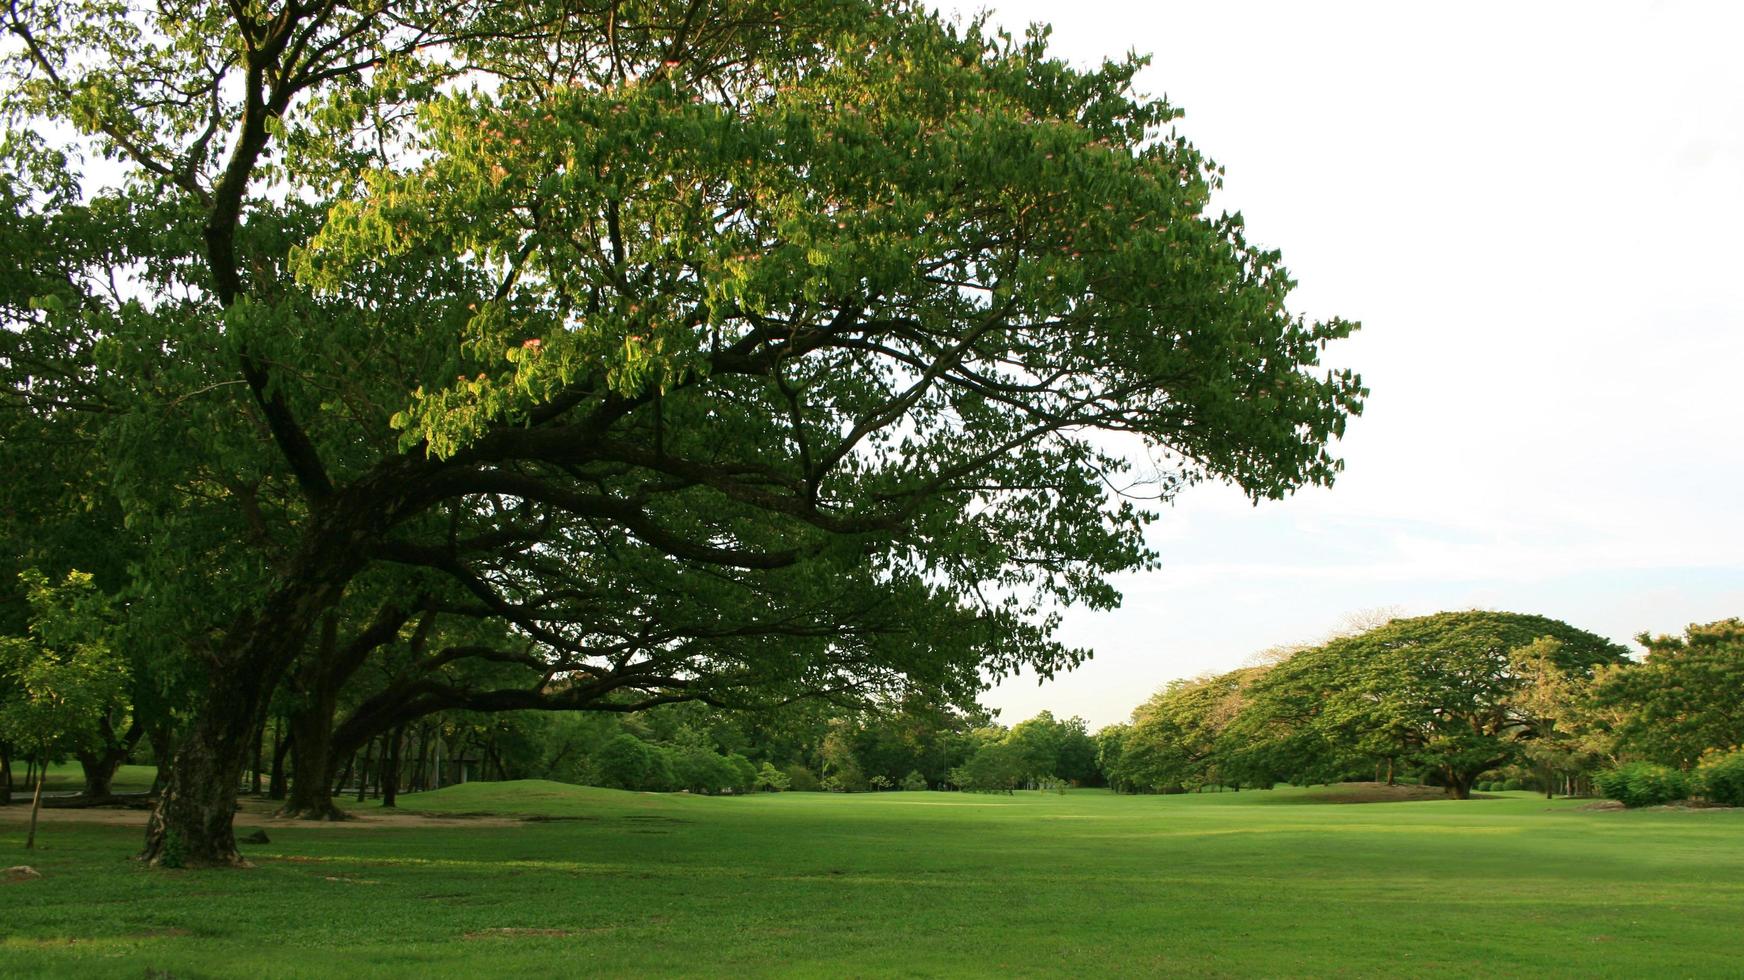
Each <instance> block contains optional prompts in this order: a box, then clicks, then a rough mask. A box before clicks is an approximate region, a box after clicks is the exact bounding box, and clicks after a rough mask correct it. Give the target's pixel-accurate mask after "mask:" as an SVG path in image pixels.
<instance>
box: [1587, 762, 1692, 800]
mask: <svg viewBox="0 0 1744 980" xmlns="http://www.w3.org/2000/svg"><path fill="white" fill-rule="evenodd" d="M1593 785H1594V786H1595V787H1597V788H1598V791H1599V793H1600V794H1601V795H1603V796H1605V797H1608V798H1609V799H1613V800H1616V801H1617V802H1619V803H1621V804H1623V805H1624V806H1628V807H1636V806H1657V805H1658V804H1661V803H1670V802H1672V801H1673V800H1681V799H1684V798H1686V797H1688V796H1689V795H1690V788H1691V787H1690V778H1689V774H1688V773H1685V772H1681V771H1679V770H1677V769H1670V768H1667V767H1665V766H1656V765H1654V764H1653V763H1651V762H1632V763H1630V764H1628V765H1626V766H1618V767H1617V768H1615V769H1607V770H1605V771H1604V772H1601V773H1599V774H1598V775H1596V776H1594V777H1593Z"/></svg>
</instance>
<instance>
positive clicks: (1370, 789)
mask: <svg viewBox="0 0 1744 980" xmlns="http://www.w3.org/2000/svg"><path fill="white" fill-rule="evenodd" d="M1452 798H1453V797H1451V796H1448V795H1447V793H1446V791H1444V790H1443V789H1442V788H1441V787H1439V786H1406V785H1393V786H1388V785H1387V784H1386V783H1339V784H1338V785H1336V786H1328V787H1326V788H1325V789H1322V790H1317V791H1315V792H1312V793H1305V794H1303V795H1301V796H1298V797H1294V798H1293V799H1292V800H1291V801H1290V802H1301V803H1416V802H1420V801H1426V800H1450V799H1452ZM1471 798H1472V799H1474V800H1493V799H1496V797H1494V796H1486V795H1485V794H1483V793H1473V794H1472V795H1471Z"/></svg>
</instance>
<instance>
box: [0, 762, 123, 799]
mask: <svg viewBox="0 0 1744 980" xmlns="http://www.w3.org/2000/svg"><path fill="white" fill-rule="evenodd" d="M24 774H25V768H24V763H23V762H21V761H18V760H13V768H12V777H13V780H14V782H13V784H12V795H13V797H14V798H17V797H18V796H21V795H22V796H24V797H25V798H26V800H27V801H28V799H29V797H30V794H31V792H33V791H34V790H35V789H36V784H35V783H26V782H25V779H24ZM156 778H157V768H156V767H154V766H118V767H117V768H116V769H115V779H114V780H113V781H112V782H111V783H110V784H109V788H110V789H112V790H114V791H115V792H117V793H148V792H150V791H151V784H152V782H153V781H154V780H155V779H156ZM42 788H43V792H45V793H77V792H79V791H80V790H82V789H84V788H85V771H84V770H83V769H80V768H79V764H78V763H77V762H57V763H54V764H53V765H51V766H49V767H48V778H47V779H44V780H43V783H42Z"/></svg>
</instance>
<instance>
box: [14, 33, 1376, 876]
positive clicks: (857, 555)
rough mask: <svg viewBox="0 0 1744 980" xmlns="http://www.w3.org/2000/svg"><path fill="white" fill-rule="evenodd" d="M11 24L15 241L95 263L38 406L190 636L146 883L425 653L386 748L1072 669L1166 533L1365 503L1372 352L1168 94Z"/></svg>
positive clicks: (25, 369) (584, 44)
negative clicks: (1268, 233) (293, 724)
mask: <svg viewBox="0 0 1744 980" xmlns="http://www.w3.org/2000/svg"><path fill="white" fill-rule="evenodd" d="M0 22H3V23H4V27H5V29H6V31H7V32H8V34H9V35H10V37H11V38H12V39H13V42H14V43H13V44H12V46H11V47H10V48H9V49H8V50H7V52H6V54H5V61H4V66H5V67H4V72H5V74H4V79H3V81H0V86H3V91H4V92H5V93H6V106H7V123H8V125H9V126H10V127H11V135H10V136H9V137H8V139H7V141H6V143H5V146H6V153H5V154H0V158H3V161H4V164H5V166H4V167H0V171H3V173H4V178H3V181H0V184H3V187H4V189H5V194H4V195H0V197H3V199H4V202H5V203H6V205H7V210H6V220H7V221H8V223H9V224H11V225H12V227H11V228H9V229H8V234H7V235H6V236H3V237H6V238H7V239H8V240H11V239H12V238H14V237H15V236H14V235H13V234H12V232H13V231H15V230H16V231H23V230H26V229H28V230H29V232H30V233H31V234H32V235H33V236H34V239H33V240H35V241H39V242H44V243H48V242H54V243H59V244H57V246H56V247H54V248H38V249H34V250H32V249H31V248H30V247H29V246H18V247H20V248H21V250H22V251H23V252H28V254H24V255H22V256H21V257H22V259H23V260H24V263H25V267H26V268H28V269H30V270H32V271H31V276H32V278H31V279H29V280H28V282H27V286H28V288H27V289H26V290H25V291H23V292H17V294H16V295H14V293H13V292H8V294H7V295H6V296H4V297H0V300H4V305H3V307H0V308H3V309H4V313H5V317H6V324H7V329H6V330H5V331H3V332H0V343H3V344H4V345H5V346H4V348H3V349H0V370H3V371H4V373H5V376H6V379H7V383H6V386H5V387H6V392H7V395H6V397H7V398H8V399H9V400H10V401H11V402H12V403H13V404H14V405H15V406H16V407H17V408H18V409H20V410H21V411H22V412H23V414H24V417H25V418H26V422H25V423H19V424H28V425H29V426H32V427H35V429H36V430H40V432H41V434H42V435H41V438H44V439H58V438H63V437H67V436H70V435H71V434H75V433H76V434H78V435H79V436H80V438H81V439H82V440H83V441H84V444H86V445H89V446H90V447H91V451H92V453H93V456H92V459H93V461H94V463H95V464H100V465H92V466H90V467H89V468H88V471H89V473H90V474H91V477H90V478H91V479H92V480H93V481H94V482H95V484H96V488H95V489H94V490H93V492H94V493H99V494H100V495H101V496H102V498H103V499H104V500H105V501H111V502H113V506H114V507H115V508H116V511H117V516H118V518H119V523H120V524H121V525H123V526H125V527H126V528H127V529H129V538H128V540H129V541H131V542H133V543H134V544H136V545H137V546H138V547H139V548H140V549H141V552H142V553H141V555H140V556H139V558H138V560H137V561H135V562H133V563H132V565H131V567H132V568H134V569H136V574H137V575H139V576H142V577H144V578H145V579H146V582H145V583H144V585H142V586H141V587H140V588H139V590H138V591H139V593H140V594H141V595H146V596H150V597H151V598H150V601H149V602H145V603H142V604H141V606H140V609H139V611H138V615H140V616H142V617H149V618H154V620H155V621H156V622H158V623H161V624H162V625H164V626H166V627H171V629H170V630H169V635H173V636H176V637H178V638H180V640H181V642H182V643H183V645H184V649H193V650H197V651H198V655H197V657H195V658H193V659H192V660H191V662H192V663H195V664H198V665H199V671H200V672H201V675H202V676H201V679H200V681H199V682H198V684H197V688H198V690H199V694H198V695H197V696H193V697H190V698H189V718H190V720H189V723H188V724H187V726H186V729H185V731H184V732H183V733H182V735H181V746H180V749H179V751H178V754H177V761H176V764H175V767H174V771H173V772H172V773H171V774H170V778H169V783H168V785H167V786H166V788H165V791H164V794H163V798H162V803H161V804H160V806H159V808H158V810H157V811H156V813H155V814H154V816H153V820H152V824H151V828H150V830H149V832H148V843H147V856H148V857H153V858H156V857H159V856H161V854H162V853H163V848H164V842H165V840H166V836H170V835H173V836H174V837H175V838H176V839H177V841H178V845H177V846H178V848H179V849H180V850H183V851H185V853H186V858H187V860H188V861H190V862H192V863H232V862H235V861H236V860H238V856H237V854H236V851H235V846H234V841H233V840H232V838H231V835H230V830H229V821H230V818H229V814H230V812H231V810H232V806H231V797H232V795H233V793H234V786H235V785H236V782H237V776H238V774H239V772H240V770H241V766H242V764H243V757H244V755H245V754H246V752H247V751H248V749H247V746H248V744H249V742H250V740H251V739H256V740H257V739H258V731H259V728H260V725H261V722H262V718H263V714H264V712H265V711H266V709H267V705H268V703H269V700H270V698H271V697H272V695H273V692H274V691H275V690H276V689H277V688H278V686H279V685H280V684H281V682H282V681H284V679H285V678H286V676H287V673H288V672H290V671H291V670H292V668H293V665H294V664H296V663H297V662H298V661H299V660H300V659H307V658H309V657H315V658H317V659H320V658H327V659H326V660H325V661H324V663H325V666H322V667H321V668H320V670H319V671H317V673H320V672H323V671H325V672H327V673H329V674H330V675H332V676H337V675H338V674H343V675H345V676H344V677H342V678H339V679H338V680H337V681H335V683H343V684H350V683H352V681H351V680H350V679H349V678H351V677H354V676H358V675H356V674H355V672H353V671H350V670H348V669H347V664H349V663H350V662H351V661H350V660H349V659H348V658H350V657H351V655H352V654H353V653H355V654H356V655H357V656H360V657H363V658H366V659H367V658H376V657H382V656H386V655H387V653H388V651H393V650H402V649H408V648H410V647H411V645H413V644H414V641H415V639H416V636H417V634H418V631H419V630H420V629H422V630H423V635H424V636H426V637H439V638H442V644H441V645H440V646H428V645H426V646H419V647H416V649H415V651H414V652H413V653H411V654H410V656H413V657H414V658H416V659H417V660H418V665H419V666H418V669H417V670H414V671H413V674H412V675H409V676H410V679H409V680H407V681H406V683H407V684H411V685H413V687H416V688H418V689H417V690H416V691H411V692H410V693H408V689H406V688H396V689H395V690H397V691H399V693H400V694H401V695H405V697H402V698H400V700H399V701H398V702H397V703H396V704H397V706H395V707H394V708H393V710H394V711H395V712H399V714H395V715H393V717H396V718H399V717H403V716H404V715H405V713H406V712H409V711H411V710H413V709H412V707H410V706H411V705H414V704H424V705H446V706H450V707H479V708H491V707H505V706H508V707H575V708H590V707H592V708H609V709H611V710H625V709H630V708H634V707H637V706H645V705H649V704H658V703H662V702H665V701H670V700H679V699H704V700H711V701H715V702H718V703H736V702H743V703H776V702H780V701H783V700H787V699H791V698H794V697H803V696H815V695H818V694H830V695H833V696H841V697H860V698H870V697H885V698H898V697H901V696H902V695H903V694H904V692H910V691H921V690H924V691H928V692H933V693H935V694H937V695H939V696H942V697H945V698H948V699H952V700H956V701H958V702H962V701H965V700H968V699H971V698H972V697H973V695H974V693H975V692H977V691H978V690H980V688H981V686H982V685H983V684H984V683H985V677H986V676H988V675H991V676H1000V675H1003V674H1005V673H1009V672H1011V671H1013V670H1015V669H1017V668H1019V667H1028V668H1031V669H1034V670H1037V671H1038V672H1040V673H1042V674H1043V675H1047V674H1050V673H1052V672H1054V671H1057V670H1060V669H1065V668H1069V667H1070V666H1072V665H1074V664H1076V663H1077V662H1079V661H1080V660H1081V659H1082V657H1083V656H1084V652H1083V651H1080V650H1073V649H1069V648H1067V647H1065V646H1063V645H1062V644H1060V643H1058V642H1057V641H1056V640H1055V639H1054V638H1053V636H1052V633H1053V626H1054V624H1055V622H1056V616H1057V613H1056V611H1055V610H1056V608H1057V607H1058V606H1059V605H1061V604H1072V603H1079V604H1088V605H1091V606H1097V607H1106V606H1109V605H1112V604H1113V603H1115V602H1117V601H1118V593H1117V592H1116V591H1115V589H1114V588H1113V587H1112V586H1111V585H1110V584H1109V583H1108V580H1107V577H1108V575H1109V574H1111V573H1113V572H1117V571H1121V570H1124V569H1130V568H1134V567H1141V566H1144V565H1145V564H1147V563H1148V562H1150V561H1152V560H1153V558H1154V556H1153V555H1152V553H1151V552H1150V551H1149V549H1148V548H1147V547H1146V546H1145V544H1144V540H1143V536H1142V531H1143V527H1144V525H1145V523H1146V522H1147V520H1148V519H1149V516H1150V514H1151V513H1152V512H1151V511H1150V510H1149V509H1148V508H1147V507H1146V506H1144V505H1143V503H1142V501H1141V500H1136V499H1135V497H1143V496H1146V495H1148V496H1150V497H1152V498H1166V497H1168V496H1169V495H1170V494H1172V493H1173V492H1174V490H1175V489H1177V488H1178V487H1180V486H1182V485H1184V484H1187V483H1191V482H1193V481H1197V480H1203V479H1218V480H1227V481H1230V482H1232V483H1234V484H1236V485H1237V486H1239V487H1241V488H1242V489H1243V490H1244V491H1245V492H1246V493H1248V494H1249V495H1250V496H1252V497H1254V498H1256V499H1258V498H1268V497H1278V496H1282V495H1283V494H1286V493H1288V492H1290V491H1291V490H1292V489H1294V488H1297V487H1299V486H1302V485H1304V484H1325V483H1330V482H1331V481H1332V479H1333V478H1334V476H1335V475H1336V473H1337V471H1338V469H1339V461H1338V459H1337V458H1336V457H1335V456H1334V455H1333V453H1332V448H1331V444H1332V442H1333V441H1334V440H1335V439H1336V438H1337V437H1338V436H1339V435H1340V434H1341V433H1342V431H1343V428H1344V425H1345V421H1346V419H1347V417H1348V416H1350V415H1352V414H1355V413H1356V412H1358V411H1359V410H1360V408H1361V405H1362V399H1363V397H1364V390H1363V388H1362V386H1361V382H1360V380H1359V379H1358V378H1357V377H1356V376H1355V375H1353V374H1351V373H1350V372H1348V371H1345V370H1329V369H1325V368H1322V367H1320V366H1319V358H1320V354H1321V351H1322V350H1323V348H1324V347H1325V346H1326V345H1327V344H1329V343H1331V342H1333V341H1335V340H1337V339H1339V338H1342V337H1344V336H1346V335H1348V334H1349V332H1350V331H1351V330H1352V329H1353V325H1352V324H1350V323H1348V322H1345V321H1341V320H1336V319H1334V320H1329V321H1326V322H1321V323H1314V322H1308V321H1305V320H1303V319H1302V318H1301V317H1299V316H1296V315H1294V314H1292V313H1290V312H1289V311H1288V309H1287V307H1286V299H1287V296H1288V294H1289V292H1290V290H1291V288H1292V286H1293V285H1294V284H1293V283H1292V281H1291V280H1290V278H1289V276H1288V274H1287V273H1286V271H1285V270H1284V268H1283V266H1282V264H1281V259H1280V257H1279V255H1278V254H1277V253H1276V252H1272V251H1268V250H1265V249H1263V248H1259V247H1256V246H1253V245H1251V244H1249V243H1248V242H1247V241H1246V239H1245V236H1244V234H1243V228H1242V222H1241V219H1240V217H1239V216H1236V215H1229V214H1220V213H1215V212H1213V211H1211V210H1210V208H1209V204H1210V197H1211V193H1212V191H1213V190H1214V189H1215V188H1216V187H1217V185H1218V180H1219V171H1218V169H1217V168H1216V166H1215V165H1214V164H1213V163H1212V162H1211V161H1210V160H1208V159H1207V158H1206V157H1205V156H1203V155H1202V154H1201V153H1200V152H1199V151H1198V150H1197V149H1195V148H1194V147H1192V146H1191V145H1190V144H1188V143H1187V142H1186V141H1185V140H1184V139H1182V138H1181V137H1180V136H1179V135H1178V134H1176V133H1175V132H1174V131H1173V130H1172V129H1171V128H1170V124H1171V122H1172V120H1174V119H1175V118H1176V117H1177V116H1178V115H1179V112H1178V110H1177V109H1176V108H1175V107H1174V106H1172V105H1170V104H1168V103H1167V102H1165V101H1162V100H1156V99H1149V98H1145V97H1142V96H1139V95H1137V94H1136V93H1135V92H1134V91H1133V89H1132V79H1133V76H1134V73H1135V72H1136V71H1137V69H1138V68H1139V66H1140V65H1141V64H1142V63H1143V62H1142V59H1136V58H1129V59H1126V60H1122V61H1112V62H1108V63H1105V64H1103V65H1101V66H1098V67H1095V68H1091V69H1087V70H1082V69H1076V68H1073V67H1070V66H1068V65H1067V64H1065V63H1064V62H1062V61H1060V60H1058V59H1055V58H1053V57H1051V56H1050V55H1049V52H1048V49H1047V41H1046V35H1045V32H1043V31H1037V32H1034V33H1032V34H1030V35H1029V36H1027V37H1024V38H1012V37H1009V36H1006V35H1003V34H1000V33H997V32H993V31H990V30H988V29H987V28H986V27H985V26H984V25H983V24H982V23H980V22H971V23H968V24H961V23H957V22H954V21H950V20H947V19H944V18H942V17H940V16H938V15H935V14H931V13H929V12H927V11H925V10H923V9H921V8H920V7H918V6H914V5H909V4H905V3H886V2H875V0H832V2H824V3H818V2H812V0H807V2H803V3H802V2H792V0H738V2H730V3H717V4H707V5H705V4H699V3H695V2H691V0H682V2H681V0H647V2H614V3H611V4H600V5H590V4H587V3H582V4H571V3H565V4H552V3H545V2H525V3H509V4H496V3H489V4H484V3H460V4H429V3H423V2H418V0H410V2H398V3H389V4H381V5H374V6H367V7H357V6H353V5H347V4H339V3H332V2H325V0H310V2H287V3H284V4H272V5H267V6H258V5H256V6H247V5H243V6H238V5H226V4H216V3H198V2H196V3H189V4H177V5H172V6H154V5H138V6H133V5H128V4H108V3H102V4H99V3H38V2H28V0H24V2H19V3H14V4H10V5H8V6H7V8H6V10H5V11H4V12H3V13H0ZM32 131H38V132H45V133H50V134H53V135H52V138H40V137H31V136H29V135H28V134H29V133H30V132H32ZM83 154H91V155H98V156H102V157H107V158H109V159H110V160H112V161H115V163H116V164H117V165H119V167H120V169H121V177H120V178H119V179H118V180H100V179H88V178H91V177H94V176H95V175H94V174H87V173H85V172H84V171H85V168H84V167H83V165H82V155H83ZM62 246H64V247H62ZM24 281H25V280H21V282H24ZM1106 433H1117V434H1123V435H1126V436H1130V437H1132V438H1133V439H1134V444H1135V445H1143V446H1145V447H1147V448H1148V450H1149V451H1150V454H1151V458H1153V459H1156V460H1158V461H1159V464H1158V466H1157V467H1156V469H1155V471H1148V470H1138V471H1135V470H1134V469H1133V467H1132V464H1131V463H1130V462H1129V457H1128V456H1127V455H1125V454H1123V453H1121V452H1118V451H1115V450H1113V449H1110V448H1109V443H1108V442H1107V440H1106V438H1105V436H1104V434H1106ZM8 492H9V493H11V492H12V491H11V490H9V491H8ZM19 492H20V493H22V492H24V491H22V490H20V491H19ZM426 619H430V620H431V622H430V624H429V625H428V626H421V625H420V624H423V623H425V621H426ZM449 638H452V640H453V641H452V642H449ZM468 663H470V664H479V663H483V664H498V665H507V666H506V668H505V669H507V668H513V670H512V671H511V672H510V674H509V675H508V676H503V675H501V674H500V673H492V672H490V671H486V672H485V674H486V675H488V676H487V677H486V678H485V680H484V681H483V682H480V680H479V677H478V676H475V675H468V677H470V678H471V679H469V680H466V682H465V683H459V682H458V680H457V674H456V671H458V670H459V669H460V668H459V665H462V664H468ZM517 671H518V672H517ZM311 676H313V675H311ZM491 678H494V680H492V679H491ZM390 686H391V685H390ZM426 695H427V696H428V697H427V699H426V700H424V701H419V700H418V698H419V697H423V696H426ZM383 712H384V713H383V715H382V717H383V718H386V717H388V716H389V714H390V713H389V712H387V709H386V708H384V709H383Z"/></svg>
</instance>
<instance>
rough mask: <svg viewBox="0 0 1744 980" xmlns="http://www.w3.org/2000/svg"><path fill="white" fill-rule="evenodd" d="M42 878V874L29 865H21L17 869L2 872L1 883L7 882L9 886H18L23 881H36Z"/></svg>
mask: <svg viewBox="0 0 1744 980" xmlns="http://www.w3.org/2000/svg"><path fill="white" fill-rule="evenodd" d="M41 877H42V872H40V871H38V870H36V869H35V868H33V867H31V866H29V865H27V864H20V865H18V866H17V867H14V868H7V869H6V870H5V871H0V882H6V883H9V884H16V883H18V882H21V881H35V880H37V879H38V878H41Z"/></svg>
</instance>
